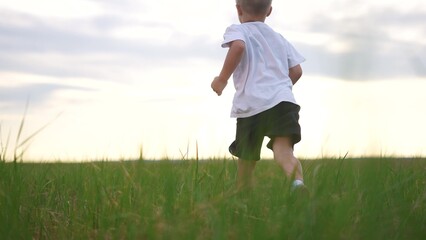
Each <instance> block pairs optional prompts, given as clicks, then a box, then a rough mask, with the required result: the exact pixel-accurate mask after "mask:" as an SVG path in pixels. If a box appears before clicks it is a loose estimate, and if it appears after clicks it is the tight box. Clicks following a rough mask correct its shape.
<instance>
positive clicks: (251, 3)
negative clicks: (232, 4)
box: [236, 0, 272, 15]
mask: <svg viewBox="0 0 426 240" xmlns="http://www.w3.org/2000/svg"><path fill="white" fill-rule="evenodd" d="M236 2H237V4H239V5H240V6H241V8H242V9H243V10H244V11H245V12H247V13H249V14H252V15H263V14H266V13H267V12H268V10H269V7H270V6H271V4H272V0H236Z"/></svg>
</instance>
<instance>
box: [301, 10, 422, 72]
mask: <svg viewBox="0 0 426 240" xmlns="http://www.w3.org/2000/svg"><path fill="white" fill-rule="evenodd" d="M313 18H314V19H315V21H311V24H310V25H309V26H308V27H307V31H309V32H311V33H314V34H315V33H316V34H326V35H328V36H329V37H328V38H327V41H326V42H323V43H322V44H307V43H306V42H304V43H301V44H299V46H300V48H301V51H302V52H304V53H305V55H306V57H307V59H308V61H307V62H306V64H305V67H306V68H307V70H308V72H311V73H314V74H319V75H327V76H333V77H337V78H341V79H349V80H368V79H391V78H401V77H420V78H424V77H426V71H425V70H424V69H425V68H426V65H425V62H424V61H423V60H421V59H423V58H424V56H426V44H425V43H424V41H423V39H425V38H426V29H425V28H423V27H422V24H423V23H424V22H425V21H426V14H425V12H422V11H420V10H419V11H413V12H410V13H407V12H399V11H397V10H395V9H392V8H389V9H381V10H376V9H372V10H370V11H368V12H366V13H365V14H363V15H360V16H357V17H353V16H351V17H342V18H340V19H334V18H332V17H328V16H325V15H317V16H314V17H313ZM410 33H411V34H412V36H410V35H409V34H410ZM314 36H315V35H314ZM310 41H311V42H313V43H315V41H316V40H315V39H311V40H310Z"/></svg>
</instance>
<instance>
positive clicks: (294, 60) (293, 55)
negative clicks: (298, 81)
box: [286, 40, 305, 68]
mask: <svg viewBox="0 0 426 240" xmlns="http://www.w3.org/2000/svg"><path fill="white" fill-rule="evenodd" d="M286 42H287V60H288V67H289V68H292V67H294V66H296V65H299V64H300V63H302V62H304V61H305V58H304V57H303V56H302V54H300V53H299V52H298V51H297V50H296V48H294V46H293V45H291V43H289V42H288V41H287V40H286Z"/></svg>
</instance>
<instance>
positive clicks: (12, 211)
mask: <svg viewBox="0 0 426 240" xmlns="http://www.w3.org/2000/svg"><path fill="white" fill-rule="evenodd" d="M302 165H303V167H304V170H305V182H306V184H307V185H308V187H309V189H310V191H311V198H310V199H309V200H308V201H300V200H296V201H295V200H294V199H293V198H291V196H290V195H289V191H288V183H287V182H286V180H285V179H284V177H283V174H282V172H281V170H280V169H279V168H278V166H277V165H276V164H275V162H273V161H266V160H263V161H260V162H259V164H258V166H257V168H256V172H255V175H256V185H255V187H254V189H253V190H252V191H250V192H243V193H241V192H240V193H237V192H235V189H234V181H235V173H236V162H235V161H232V160H223V161H222V160H209V161H195V160H194V161H191V160H184V161H166V160H165V161H123V162H93V163H43V164H35V163H5V162H0V238H1V239H426V174H425V173H426V160H425V159H388V158H378V159H344V160H336V159H334V160H333V159H323V160H315V161H302Z"/></svg>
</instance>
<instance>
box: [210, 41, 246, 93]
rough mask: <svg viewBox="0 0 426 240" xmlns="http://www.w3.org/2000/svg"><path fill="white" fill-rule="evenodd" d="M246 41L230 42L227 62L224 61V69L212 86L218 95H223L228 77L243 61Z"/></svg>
mask: <svg viewBox="0 0 426 240" xmlns="http://www.w3.org/2000/svg"><path fill="white" fill-rule="evenodd" d="M245 47H246V45H245V43H244V41H241V40H236V41H233V42H231V43H230V44H229V50H228V54H227V55H226V58H225V62H224V63H223V67H222V71H220V74H219V76H217V77H215V78H214V80H213V82H212V84H211V87H212V89H213V91H215V92H216V93H217V95H219V96H220V95H221V94H222V91H223V89H224V88H225V87H226V84H227V83H228V79H229V78H230V77H231V75H232V73H233V72H234V71H235V68H237V66H238V64H239V63H240V61H241V58H242V56H243V54H244V50H245Z"/></svg>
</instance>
